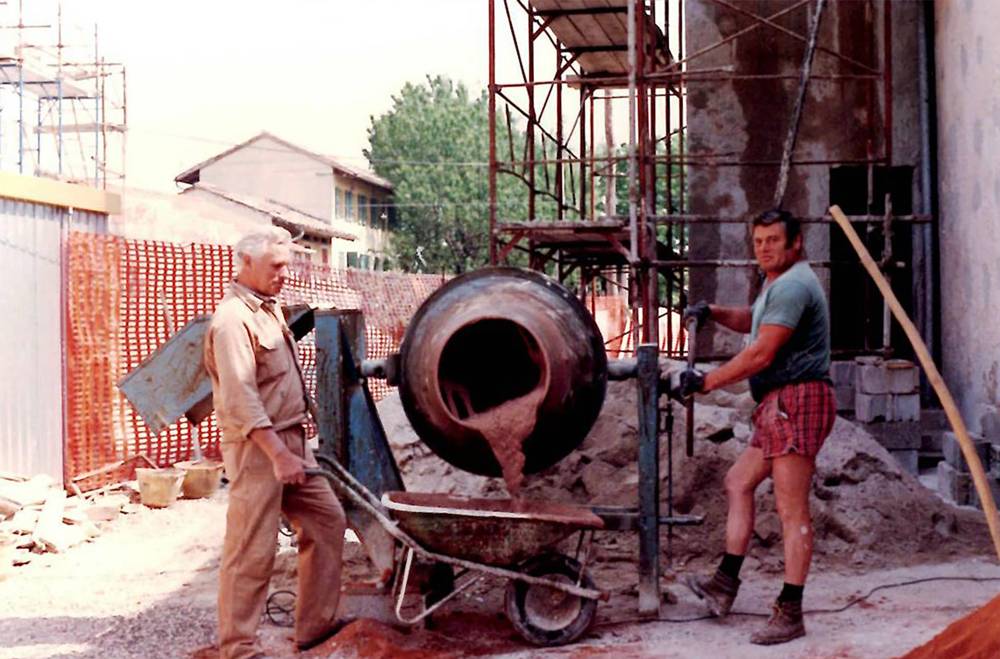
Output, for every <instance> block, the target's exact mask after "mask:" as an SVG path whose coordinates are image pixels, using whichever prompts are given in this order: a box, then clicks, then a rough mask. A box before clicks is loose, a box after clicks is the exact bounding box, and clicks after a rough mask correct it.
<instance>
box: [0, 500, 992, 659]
mask: <svg viewBox="0 0 1000 659" xmlns="http://www.w3.org/2000/svg"><path fill="white" fill-rule="evenodd" d="M224 521H225V492H224V491H222V492H220V493H218V494H217V495H216V496H215V497H214V498H213V499H211V500H196V501H179V502H177V503H176V504H175V505H174V506H172V507H171V508H168V509H165V510H150V509H142V510H141V511H140V512H138V513H135V514H132V515H123V516H121V517H120V518H119V519H118V520H117V521H116V522H114V523H113V524H112V525H111V526H110V527H109V528H107V529H106V530H105V532H104V533H103V534H102V535H101V536H100V537H98V538H96V539H95V540H94V541H92V542H90V543H88V544H85V545H81V546H78V547H75V548H73V549H71V550H69V551H68V552H67V553H65V554H61V555H52V554H49V555H42V556H38V557H37V558H36V559H35V560H34V561H33V562H32V563H31V564H29V565H26V566H22V567H19V568H16V569H15V570H14V572H13V574H12V575H11V576H9V577H8V578H7V579H5V580H3V581H0V658H15V657H16V658H18V659H21V658H24V659H28V658H35V657H101V658H103V659H113V658H116V657H149V658H154V657H190V656H192V653H194V652H195V651H196V650H197V649H199V648H203V647H205V646H208V645H210V644H211V643H212V642H213V641H214V636H215V589H216V578H217V570H218V556H219V553H220V546H221V541H222V534H223V527H224ZM774 551H778V549H777V548H774ZM351 553H352V556H354V557H355V558H354V560H353V562H352V564H356V563H357V562H358V561H359V560H360V558H358V557H359V556H360V551H359V548H358V546H357V545H352V546H351ZM634 555H635V554H634V543H632V542H630V541H628V540H627V539H626V538H625V537H623V536H619V537H616V539H614V540H613V541H609V542H606V543H603V544H602V546H601V549H600V555H599V556H598V557H597V559H598V562H597V564H595V566H594V572H593V576H594V578H595V580H596V581H597V583H598V585H600V586H602V587H605V588H608V589H610V590H611V591H612V592H613V595H612V598H611V601H610V602H608V603H606V604H601V605H600V606H599V607H598V613H597V622H596V625H595V626H594V628H593V629H592V630H591V631H590V632H589V633H588V634H587V635H586V636H585V637H584V638H582V639H581V640H580V641H579V642H577V643H576V644H575V645H573V646H570V647H565V648H555V649H550V650H547V651H545V652H541V651H539V650H538V649H536V648H530V647H526V646H525V645H523V644H522V642H521V641H520V640H519V638H518V637H517V636H516V634H515V633H514V631H513V629H512V628H511V626H510V624H509V623H508V622H507V621H506V619H505V618H504V617H503V615H502V614H501V610H502V607H501V604H500V597H501V593H502V588H499V587H496V586H498V585H499V584H496V583H491V584H490V585H488V586H485V587H483V588H479V589H478V590H473V591H472V592H471V593H470V594H469V595H468V596H463V597H460V598H459V600H458V601H457V602H454V603H453V604H450V605H447V607H446V612H445V613H443V614H442V615H439V616H438V617H437V619H436V626H435V628H434V630H433V631H425V630H422V629H421V630H414V631H408V632H407V631H400V630H394V629H390V628H388V627H384V626H382V625H379V624H377V623H372V622H367V621H359V622H357V623H354V625H352V626H350V627H348V628H347V629H346V630H345V631H344V632H342V633H341V635H340V636H338V637H336V638H335V639H334V640H333V641H332V642H331V643H330V644H328V645H327V646H324V649H325V651H324V652H319V653H316V652H313V653H310V656H385V657H389V656H392V657H397V656H421V657H426V656H462V655H480V656H483V655H491V656H525V657H527V656H540V655H545V656H573V657H590V656H615V657H646V656H650V657H654V656H656V657H695V656H706V655H707V653H711V654H712V655H713V656H714V657H720V658H721V657H740V658H741V659H752V658H754V657H831V658H832V657H837V658H848V657H858V658H861V657H864V658H869V657H893V656H898V655H900V654H902V653H904V652H905V651H907V650H909V649H910V648H912V647H915V646H917V645H919V644H921V643H924V642H926V641H927V640H929V639H930V638H931V637H932V636H934V634H936V633H937V632H939V631H940V630H941V629H943V628H944V627H945V626H946V625H947V624H948V623H949V622H951V621H952V620H954V619H956V618H959V617H961V616H962V615H965V614H966V613H968V612H969V611H971V610H973V609H975V608H977V607H979V606H982V605H983V604H984V603H986V602H987V601H988V600H990V599H991V598H992V597H994V596H996V594H997V593H998V592H1000V566H998V565H997V563H996V561H995V560H991V559H990V557H989V556H988V555H981V556H978V557H976V556H971V557H969V556H956V557H955V558H953V559H951V560H948V561H945V562H933V563H925V564H917V565H909V566H906V567H899V568H879V569H874V570H864V569H848V568H840V569H823V570H818V571H817V572H815V573H814V574H813V576H812V577H811V580H810V583H809V586H808V588H807V590H806V607H807V609H830V608H838V607H841V606H843V605H844V604H845V603H847V602H848V601H850V600H851V599H852V598H854V597H856V596H858V595H860V594H864V593H866V592H868V591H869V590H871V589H872V588H875V587H877V586H880V585H883V584H887V583H895V582H901V581H908V580H914V579H923V578H927V577H937V576H949V577H959V576H960V577H966V576H974V577H991V578H995V579H998V580H997V581H992V582H985V583H977V582H971V581H937V582H931V583H925V584H919V585H912V586H907V587H902V588H895V589H888V590H882V591H880V592H877V593H875V594H874V595H873V596H872V597H870V598H869V599H868V600H866V601H865V602H863V603H862V604H860V605H857V606H854V607H851V608H849V609H847V610H846V611H844V612H840V613H825V614H813V615H810V616H809V617H808V618H807V625H808V629H809V635H808V636H807V637H806V638H805V639H802V640H799V641H795V642H793V643H790V644H787V645H785V646H781V648H780V649H775V648H772V649H767V648H757V647H755V646H751V645H749V644H748V643H747V637H748V636H749V635H750V633H751V632H752V631H753V629H754V628H755V626H756V625H759V624H760V623H761V622H762V619H760V618H756V617H753V616H750V615H736V616H733V617H732V618H730V619H728V620H726V621H725V622H719V621H716V620H699V621H695V622H685V623H681V622H669V621H667V620H662V621H640V620H638V619H637V617H636V613H635V604H636V598H635V593H634V588H633V587H632V586H631V584H632V583H634V580H635V577H634V568H633V567H632V565H633V563H632V561H633V556H634ZM293 565H294V549H292V548H288V547H285V548H283V549H282V550H281V554H280V556H279V561H278V574H277V576H276V578H275V580H274V581H273V587H274V588H280V587H283V586H284V585H288V584H290V583H293V582H292V581H291V577H292V575H291V572H292V566H293ZM744 572H745V574H744V576H745V582H746V585H745V587H744V590H743V591H742V592H741V594H740V597H739V599H738V600H737V605H736V609H737V610H738V611H740V612H747V613H758V614H762V613H764V612H766V611H767V609H768V607H769V603H770V601H771V600H772V599H773V598H774V596H775V595H776V593H777V590H778V589H779V587H780V575H777V574H774V573H773V572H770V571H767V570H763V569H761V568H760V567H757V568H752V569H750V570H744ZM674 576H675V575H674V573H673V572H670V571H668V574H666V575H665V580H664V583H665V585H666V586H667V588H668V590H669V591H670V592H672V593H675V594H676V595H677V597H678V598H679V601H678V602H677V603H676V604H671V605H666V606H664V607H663V612H662V616H663V617H664V618H669V619H671V620H682V619H687V618H695V617H699V616H700V615H701V610H700V609H699V607H698V605H697V602H696V600H695V599H694V598H693V596H692V595H690V594H689V593H687V592H686V591H683V590H681V589H679V588H677V587H674V586H672V585H671V581H672V579H673V578H674ZM261 636H262V640H263V643H264V646H265V649H266V651H267V652H268V654H269V655H272V656H292V655H293V654H294V652H293V651H292V645H291V642H290V640H289V639H288V636H289V630H288V629H285V628H281V627H276V626H273V625H271V624H269V623H265V624H263V625H262V627H261ZM202 656H205V655H202Z"/></svg>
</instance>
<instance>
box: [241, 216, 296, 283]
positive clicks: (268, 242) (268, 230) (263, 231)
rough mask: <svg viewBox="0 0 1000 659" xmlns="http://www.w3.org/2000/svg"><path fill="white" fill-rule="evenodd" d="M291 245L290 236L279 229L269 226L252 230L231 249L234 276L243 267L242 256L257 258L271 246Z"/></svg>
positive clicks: (285, 231)
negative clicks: (234, 269) (234, 270)
mask: <svg viewBox="0 0 1000 659" xmlns="http://www.w3.org/2000/svg"><path fill="white" fill-rule="evenodd" d="M291 244H292V234H290V233H289V232H288V231H287V230H285V229H282V228H281V227H276V226H273V225H271V226H266V227H261V228H259V229H254V230H253V231H252V232H250V233H248V234H247V235H245V236H243V237H242V238H240V239H239V241H238V242H237V243H236V246H235V247H234V248H233V267H235V268H236V274H239V273H240V269H242V267H243V257H244V256H248V257H250V258H257V257H258V256H260V255H261V254H263V253H264V252H265V251H267V249H268V248H269V247H271V246H272V245H286V246H291Z"/></svg>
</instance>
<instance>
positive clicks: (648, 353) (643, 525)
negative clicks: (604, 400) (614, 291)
mask: <svg viewBox="0 0 1000 659" xmlns="http://www.w3.org/2000/svg"><path fill="white" fill-rule="evenodd" d="M636 358H637V360H638V390H639V391H638V394H639V395H638V402H639V612H640V613H643V614H647V615H653V614H657V613H659V610H660V407H659V398H660V391H659V387H660V363H659V350H658V348H657V346H656V345H655V344H643V345H640V346H639V347H638V349H637V350H636Z"/></svg>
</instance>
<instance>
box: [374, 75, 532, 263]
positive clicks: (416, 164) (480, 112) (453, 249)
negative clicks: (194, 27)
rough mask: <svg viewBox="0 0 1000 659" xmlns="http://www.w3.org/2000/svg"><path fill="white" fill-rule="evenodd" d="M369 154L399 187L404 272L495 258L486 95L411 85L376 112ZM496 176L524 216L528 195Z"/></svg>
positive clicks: (430, 83) (507, 200) (506, 201)
mask: <svg viewBox="0 0 1000 659" xmlns="http://www.w3.org/2000/svg"><path fill="white" fill-rule="evenodd" d="M368 141H369V145H370V148H369V149H368V150H366V151H365V156H366V157H367V158H368V160H369V162H370V163H371V166H372V168H373V170H374V171H375V173H377V174H378V175H379V176H381V177H383V178H385V179H388V180H389V181H391V182H392V184H393V186H394V187H395V198H396V204H397V210H396V213H397V217H396V222H395V225H394V232H393V237H392V247H391V253H392V256H393V258H394V260H395V262H396V266H397V267H398V268H400V269H403V270H406V271H417V272H419V271H423V272H443V271H447V272H453V273H461V272H465V271H466V270H470V269H473V268H476V267H480V266H482V265H485V264H486V263H487V262H488V260H489V179H488V176H489V169H488V165H487V163H488V159H489V117H488V113H487V98H486V94H485V92H484V93H481V94H480V95H479V96H478V97H477V98H472V97H470V95H469V90H468V89H467V88H466V87H465V85H463V84H461V83H455V82H453V81H451V80H450V79H448V78H445V77H442V76H438V77H435V78H431V77H428V78H427V81H426V83H425V84H420V85H415V84H413V83H407V84H406V85H404V86H403V88H402V89H401V90H400V91H399V93H398V94H396V95H394V96H393V97H392V108H391V109H390V110H389V111H388V112H387V113H385V114H383V115H382V116H380V117H378V118H375V117H372V120H371V126H370V127H369V129H368ZM503 178H505V177H500V180H499V181H498V183H499V184H500V185H499V190H498V206H499V207H500V208H502V209H507V210H506V211H505V212H504V214H505V215H507V214H508V212H509V213H510V215H508V216H513V217H520V216H523V214H524V210H523V209H522V208H521V207H523V206H524V203H523V201H518V199H519V197H523V196H524V195H523V192H521V191H518V190H516V189H514V184H515V182H509V181H503Z"/></svg>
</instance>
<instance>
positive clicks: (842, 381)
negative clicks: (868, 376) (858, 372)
mask: <svg viewBox="0 0 1000 659" xmlns="http://www.w3.org/2000/svg"><path fill="white" fill-rule="evenodd" d="M854 373H855V365H854V362H853V361H850V362H843V361H840V362H831V364H830V379H831V380H833V386H835V387H850V388H851V389H853V388H854Z"/></svg>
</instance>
